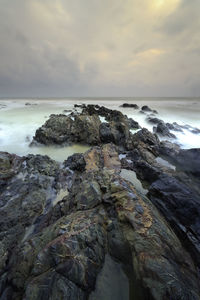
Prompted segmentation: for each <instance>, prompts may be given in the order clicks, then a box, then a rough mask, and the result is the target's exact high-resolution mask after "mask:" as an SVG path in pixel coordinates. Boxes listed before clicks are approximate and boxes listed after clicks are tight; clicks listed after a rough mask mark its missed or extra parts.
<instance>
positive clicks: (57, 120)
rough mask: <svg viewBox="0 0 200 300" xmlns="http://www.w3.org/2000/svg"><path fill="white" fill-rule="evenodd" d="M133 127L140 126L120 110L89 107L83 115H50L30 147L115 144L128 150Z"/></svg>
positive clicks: (38, 130) (37, 131)
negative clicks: (36, 144)
mask: <svg viewBox="0 0 200 300" xmlns="http://www.w3.org/2000/svg"><path fill="white" fill-rule="evenodd" d="M99 115H101V116H104V117H105V118H106V119H107V120H109V122H107V123H102V122H101V121H100V119H99ZM130 128H140V126H139V124H138V123H137V122H135V121H134V120H132V119H128V117H127V116H125V115H123V114H122V113H121V112H119V111H115V110H109V109H107V108H105V107H100V106H98V105H96V106H94V105H88V106H85V107H84V108H83V113H81V114H80V113H79V114H74V113H72V114H70V115H67V116H66V115H51V116H50V118H49V119H48V120H47V121H46V123H45V124H44V125H43V126H42V127H40V128H39V129H37V130H36V133H35V136H34V137H33V141H32V143H31V145H34V144H35V143H40V144H45V145H54V144H56V145H63V144H70V143H81V144H88V145H98V144H101V143H114V144H116V145H119V146H120V147H121V148H126V147H127V145H128V143H129V141H130V137H131V132H130V131H129V129H130Z"/></svg>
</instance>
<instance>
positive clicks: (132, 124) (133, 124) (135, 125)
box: [128, 118, 141, 129]
mask: <svg viewBox="0 0 200 300" xmlns="http://www.w3.org/2000/svg"><path fill="white" fill-rule="evenodd" d="M128 122H129V128H130V129H139V128H141V127H140V125H139V123H138V122H136V121H135V120H133V119H131V118H129V119H128Z"/></svg>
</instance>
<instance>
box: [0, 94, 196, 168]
mask: <svg viewBox="0 0 200 300" xmlns="http://www.w3.org/2000/svg"><path fill="white" fill-rule="evenodd" d="M123 103H132V104H137V105H138V106H139V107H140V108H141V107H142V106H143V105H148V106H149V107H150V108H151V109H153V110H156V111H157V112H158V114H157V115H156V117H157V118H159V119H162V120H163V121H165V122H169V123H173V122H177V123H178V124H180V125H186V124H187V125H190V126H192V127H195V128H199V129H200V98H136V97H129V98H126V97H123V98H122V97H120V98H117V97H116V98H108V97H107V98H106V97H104V98H96V97H93V98H92V97H90V98H81V97H79V98H45V99H44V98H43V99H40V98H23V99H16V98H12V99H3V98H2V99H0V151H6V152H9V153H15V154H17V155H20V156H24V155H27V154H41V155H48V156H49V157H51V158H52V159H54V160H57V161H59V162H62V161H64V160H65V159H67V157H68V156H70V155H72V154H73V153H80V152H85V151H86V150H87V149H88V148H89V147H88V146H87V145H80V144H74V145H71V146H63V147H62V146H59V147H55V146H31V147H30V142H31V141H32V138H33V136H34V134H35V131H36V129H37V128H39V127H40V126H42V125H43V124H44V123H45V121H46V120H47V119H48V118H49V116H50V115H51V114H66V115H67V114H69V113H70V112H66V110H73V109H74V104H98V105H103V106H105V107H108V108H110V109H117V110H120V111H121V112H122V113H123V114H126V115H127V116H128V117H130V118H133V119H134V120H135V121H137V122H139V124H140V125H141V126H142V127H145V128H147V129H149V130H150V131H152V130H153V125H152V124H150V123H148V122H147V121H146V117H147V115H146V114H142V113H140V110H136V109H133V108H123V107H121V105H122V104H123ZM132 132H133V133H134V130H132ZM172 133H173V132H172ZM174 133H175V135H176V137H177V139H176V140H170V141H172V142H175V143H177V144H179V145H180V146H181V148H183V149H189V148H200V134H194V133H192V132H191V130H189V129H184V131H183V132H174ZM164 139H166V138H164Z"/></svg>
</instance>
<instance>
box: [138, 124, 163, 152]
mask: <svg viewBox="0 0 200 300" xmlns="http://www.w3.org/2000/svg"><path fill="white" fill-rule="evenodd" d="M132 140H133V142H134V143H135V144H136V145H137V143H140V142H143V143H144V144H146V145H148V146H150V147H151V148H153V147H154V149H156V148H158V147H159V143H160V142H159V139H158V137H157V135H155V134H153V133H151V132H150V131H149V130H148V129H146V128H142V129H141V130H139V131H138V132H136V133H135V134H134V135H133V137H132Z"/></svg>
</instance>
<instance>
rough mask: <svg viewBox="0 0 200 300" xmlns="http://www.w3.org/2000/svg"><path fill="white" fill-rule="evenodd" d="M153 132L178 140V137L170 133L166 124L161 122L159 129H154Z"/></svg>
mask: <svg viewBox="0 0 200 300" xmlns="http://www.w3.org/2000/svg"><path fill="white" fill-rule="evenodd" d="M153 131H154V132H155V133H157V134H159V135H161V136H167V137H169V138H173V139H176V136H175V135H174V134H173V133H171V132H170V131H169V129H168V127H167V126H166V125H165V123H164V122H160V123H158V125H157V127H153Z"/></svg>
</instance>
